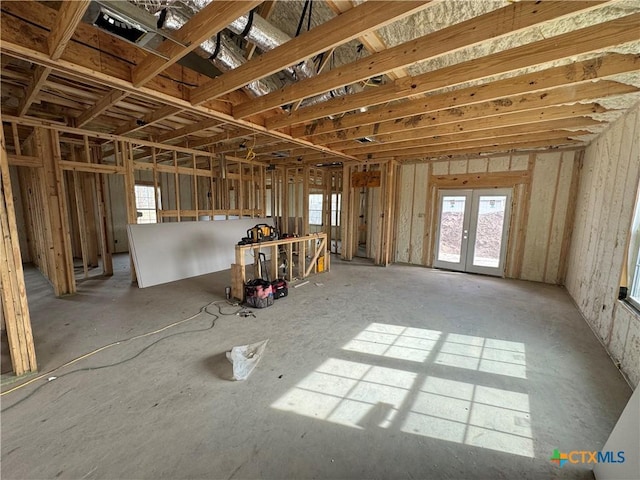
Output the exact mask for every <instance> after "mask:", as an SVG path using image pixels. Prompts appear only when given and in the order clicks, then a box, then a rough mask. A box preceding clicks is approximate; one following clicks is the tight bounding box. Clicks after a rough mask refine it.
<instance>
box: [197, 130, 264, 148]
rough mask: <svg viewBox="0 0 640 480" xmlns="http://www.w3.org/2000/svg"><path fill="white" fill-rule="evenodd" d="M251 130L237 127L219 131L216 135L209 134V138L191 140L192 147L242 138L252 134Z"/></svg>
mask: <svg viewBox="0 0 640 480" xmlns="http://www.w3.org/2000/svg"><path fill="white" fill-rule="evenodd" d="M250 134H251V130H248V129H245V128H236V129H234V130H227V131H225V132H222V133H218V134H216V135H211V136H208V137H207V138H203V139H200V140H193V141H190V142H189V147H190V148H199V147H206V146H209V145H214V144H216V143H219V142H223V141H226V140H235V139H236V138H241V137H244V136H246V135H250Z"/></svg>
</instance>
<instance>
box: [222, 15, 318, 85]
mask: <svg viewBox="0 0 640 480" xmlns="http://www.w3.org/2000/svg"><path fill="white" fill-rule="evenodd" d="M249 22H251V25H249ZM248 26H249V30H248V31H247V32H245V30H246V29H247V27H248ZM227 28H228V29H229V30H231V31H232V32H233V33H235V34H236V35H243V34H244V38H245V39H246V40H248V41H249V42H251V43H253V44H255V45H257V46H258V47H260V49H261V50H263V51H268V50H273V49H274V48H276V47H279V46H280V45H282V44H283V43H286V42H288V41H289V40H291V37H290V36H289V35H287V34H286V33H284V32H283V31H282V30H280V29H279V28H276V27H275V26H274V25H272V24H271V23H269V22H268V21H266V20H265V19H264V18H262V17H261V16H260V15H258V14H257V13H253V14H251V13H247V14H246V15H243V16H242V17H240V18H237V19H236V20H234V21H233V22H231V24H230V25H228V26H227ZM286 70H287V71H288V72H290V73H293V74H294V76H295V78H297V79H298V80H300V79H303V78H310V77H313V76H314V75H315V74H316V70H315V67H314V65H313V62H312V61H310V60H305V61H304V62H302V63H300V64H298V65H294V66H292V67H290V68H287V69H286Z"/></svg>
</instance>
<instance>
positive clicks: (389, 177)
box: [381, 160, 396, 267]
mask: <svg viewBox="0 0 640 480" xmlns="http://www.w3.org/2000/svg"><path fill="white" fill-rule="evenodd" d="M384 169H385V176H384V177H385V181H384V185H385V189H384V202H383V205H384V211H383V215H384V218H383V219H382V220H383V222H382V224H383V229H382V258H381V264H382V265H384V266H385V267H386V266H387V265H389V264H390V263H391V243H392V242H391V240H392V234H391V232H392V230H393V223H394V222H393V220H394V219H393V212H394V211H395V208H394V206H395V203H396V197H395V185H396V182H395V179H394V173H395V170H396V162H395V161H394V160H391V161H389V162H387V164H386V165H385V166H384Z"/></svg>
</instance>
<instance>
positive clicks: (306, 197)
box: [302, 165, 311, 235]
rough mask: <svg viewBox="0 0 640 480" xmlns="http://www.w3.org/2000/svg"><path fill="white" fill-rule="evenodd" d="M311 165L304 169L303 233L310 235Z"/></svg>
mask: <svg viewBox="0 0 640 480" xmlns="http://www.w3.org/2000/svg"><path fill="white" fill-rule="evenodd" d="M309 172H310V171H309V165H305V166H304V168H303V169H302V235H309V183H310V182H311V178H310V175H309Z"/></svg>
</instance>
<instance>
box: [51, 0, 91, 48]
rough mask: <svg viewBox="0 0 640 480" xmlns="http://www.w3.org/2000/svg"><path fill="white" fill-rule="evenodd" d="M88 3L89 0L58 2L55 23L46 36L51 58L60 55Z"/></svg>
mask: <svg viewBox="0 0 640 480" xmlns="http://www.w3.org/2000/svg"><path fill="white" fill-rule="evenodd" d="M90 3H91V1H90V0H74V1H73V2H61V3H60V10H58V15H57V16H56V21H55V24H54V25H53V28H52V29H51V34H50V35H49V37H48V38H47V45H48V48H49V56H50V57H51V59H52V60H57V59H59V58H60V57H61V56H62V52H64V49H65V48H67V44H68V43H69V41H70V40H71V37H72V36H73V33H74V32H75V31H76V28H77V26H78V24H79V23H80V20H82V16H83V15H84V12H86V11H87V7H89V4H90Z"/></svg>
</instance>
